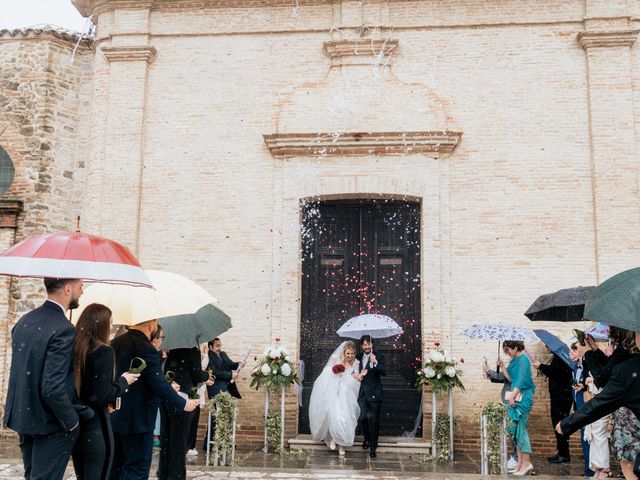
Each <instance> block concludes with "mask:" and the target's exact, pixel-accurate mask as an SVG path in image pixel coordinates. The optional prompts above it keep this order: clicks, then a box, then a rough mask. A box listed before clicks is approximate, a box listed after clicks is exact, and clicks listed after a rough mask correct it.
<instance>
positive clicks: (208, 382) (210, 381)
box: [205, 377, 216, 387]
mask: <svg viewBox="0 0 640 480" xmlns="http://www.w3.org/2000/svg"><path fill="white" fill-rule="evenodd" d="M214 383H216V381H215V380H214V379H213V378H211V377H209V380H207V381H206V382H205V384H206V385H207V387H210V386H211V385H213V384H214Z"/></svg>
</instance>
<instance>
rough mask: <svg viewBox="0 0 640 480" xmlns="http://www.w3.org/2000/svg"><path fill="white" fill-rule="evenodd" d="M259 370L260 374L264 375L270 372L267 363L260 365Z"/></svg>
mask: <svg viewBox="0 0 640 480" xmlns="http://www.w3.org/2000/svg"><path fill="white" fill-rule="evenodd" d="M260 371H261V372H262V375H264V376H265V377H266V376H267V375H269V374H270V373H271V367H269V365H267V364H266V363H265V364H264V365H262V367H260Z"/></svg>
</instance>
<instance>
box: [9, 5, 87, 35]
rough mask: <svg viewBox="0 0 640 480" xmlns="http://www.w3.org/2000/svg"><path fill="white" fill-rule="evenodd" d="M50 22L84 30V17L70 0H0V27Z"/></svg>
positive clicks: (20, 26) (85, 28)
mask: <svg viewBox="0 0 640 480" xmlns="http://www.w3.org/2000/svg"><path fill="white" fill-rule="evenodd" d="M45 23H46V24H51V25H55V26H59V27H63V28H65V29H67V30H75V31H79V32H85V31H86V30H87V25H86V19H85V18H83V17H82V16H81V15H80V13H78V10H76V8H75V7H74V6H73V5H71V0H0V29H5V28H11V29H13V28H25V27H33V26H37V25H42V24H45Z"/></svg>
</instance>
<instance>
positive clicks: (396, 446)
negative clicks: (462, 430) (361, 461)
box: [289, 434, 431, 453]
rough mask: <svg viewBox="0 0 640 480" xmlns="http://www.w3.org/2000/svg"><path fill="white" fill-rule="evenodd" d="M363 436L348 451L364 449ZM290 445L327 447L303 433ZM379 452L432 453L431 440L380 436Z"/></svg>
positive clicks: (296, 446)
mask: <svg viewBox="0 0 640 480" xmlns="http://www.w3.org/2000/svg"><path fill="white" fill-rule="evenodd" d="M361 445H362V437H356V441H355V444H354V445H353V446H352V447H345V450H346V451H348V452H357V451H360V452H361V451H362V446H361ZM289 447H291V448H297V449H299V450H307V449H326V448H327V446H326V445H325V444H324V443H323V442H316V441H314V440H312V438H311V435H305V434H301V435H298V436H297V437H295V438H291V439H289ZM378 452H379V453H384V452H399V453H430V452H431V442H430V441H426V440H423V439H422V438H407V437H380V438H379V440H378Z"/></svg>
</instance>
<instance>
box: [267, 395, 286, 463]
mask: <svg viewBox="0 0 640 480" xmlns="http://www.w3.org/2000/svg"><path fill="white" fill-rule="evenodd" d="M285 393H286V387H285V386H284V385H280V451H283V450H284V414H285V408H284V400H285ZM270 401H271V394H270V393H269V389H268V388H265V390H264V445H263V446H262V452H263V453H267V452H268V451H269V435H268V432H267V417H268V416H269V403H270Z"/></svg>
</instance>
